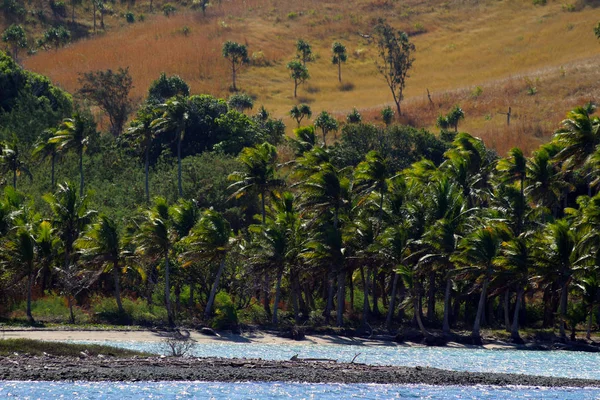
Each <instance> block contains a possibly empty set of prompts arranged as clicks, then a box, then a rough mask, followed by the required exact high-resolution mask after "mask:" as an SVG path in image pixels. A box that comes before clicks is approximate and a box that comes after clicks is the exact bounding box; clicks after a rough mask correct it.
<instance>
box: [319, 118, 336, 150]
mask: <svg viewBox="0 0 600 400" xmlns="http://www.w3.org/2000/svg"><path fill="white" fill-rule="evenodd" d="M315 126H316V127H317V128H320V129H321V132H322V133H323V147H327V134H328V133H329V132H331V131H333V132H337V130H338V129H339V127H340V126H339V124H338V122H337V120H336V119H335V118H333V116H332V115H331V114H329V113H328V112H327V111H321V114H319V116H318V117H317V118H316V119H315ZM336 139H337V137H336Z"/></svg>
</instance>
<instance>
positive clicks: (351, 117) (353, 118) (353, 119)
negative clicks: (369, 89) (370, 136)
mask: <svg viewBox="0 0 600 400" xmlns="http://www.w3.org/2000/svg"><path fill="white" fill-rule="evenodd" d="M346 121H348V123H349V124H358V123H360V122H361V121H362V116H361V115H360V113H359V112H358V110H357V109H356V108H353V109H352V111H351V112H350V113H349V114H348V115H346Z"/></svg>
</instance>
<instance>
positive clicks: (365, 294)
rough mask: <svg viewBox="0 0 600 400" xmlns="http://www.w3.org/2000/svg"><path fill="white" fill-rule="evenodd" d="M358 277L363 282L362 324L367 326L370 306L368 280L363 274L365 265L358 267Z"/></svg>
mask: <svg viewBox="0 0 600 400" xmlns="http://www.w3.org/2000/svg"><path fill="white" fill-rule="evenodd" d="M360 277H361V278H362V283H363V326H367V323H368V319H369V313H370V311H371V306H369V282H368V281H367V277H366V276H365V267H363V266H361V267H360Z"/></svg>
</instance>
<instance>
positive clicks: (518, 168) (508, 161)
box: [496, 147, 527, 196]
mask: <svg viewBox="0 0 600 400" xmlns="http://www.w3.org/2000/svg"><path fill="white" fill-rule="evenodd" d="M496 170H498V172H500V173H501V181H502V182H504V183H506V182H514V181H517V182H519V188H520V191H521V196H524V191H525V176H526V173H527V159H526V158H525V156H524V155H523V152H522V151H521V149H519V148H517V147H513V148H512V149H510V150H509V152H508V156H507V157H506V158H502V159H500V160H499V161H498V164H497V165H496Z"/></svg>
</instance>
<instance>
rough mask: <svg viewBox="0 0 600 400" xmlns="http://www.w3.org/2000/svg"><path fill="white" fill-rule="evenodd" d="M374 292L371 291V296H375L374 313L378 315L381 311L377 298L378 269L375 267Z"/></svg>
mask: <svg viewBox="0 0 600 400" xmlns="http://www.w3.org/2000/svg"><path fill="white" fill-rule="evenodd" d="M372 282H373V293H371V296H373V315H375V316H376V317H379V316H381V312H379V307H378V304H377V303H378V302H379V300H378V298H377V272H376V269H375V268H374V267H373V281H372Z"/></svg>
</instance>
